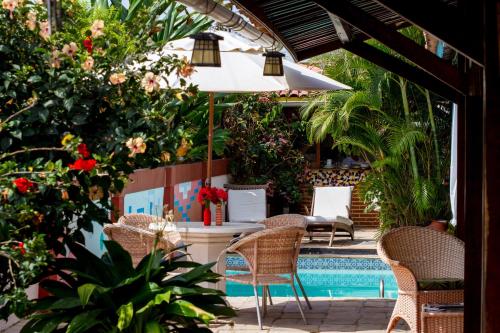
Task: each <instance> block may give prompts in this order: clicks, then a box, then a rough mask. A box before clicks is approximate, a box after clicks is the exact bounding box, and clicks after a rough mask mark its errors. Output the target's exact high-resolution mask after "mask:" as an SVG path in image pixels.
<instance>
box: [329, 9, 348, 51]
mask: <svg viewBox="0 0 500 333" xmlns="http://www.w3.org/2000/svg"><path fill="white" fill-rule="evenodd" d="M328 16H330V20H331V21H332V23H333V26H334V27H335V31H337V36H338V37H339V39H340V41H341V42H342V43H347V42H350V41H351V40H352V32H351V27H349V25H348V24H347V23H345V22H343V21H342V20H341V19H340V17H338V16H337V15H334V14H332V13H330V12H328Z"/></svg>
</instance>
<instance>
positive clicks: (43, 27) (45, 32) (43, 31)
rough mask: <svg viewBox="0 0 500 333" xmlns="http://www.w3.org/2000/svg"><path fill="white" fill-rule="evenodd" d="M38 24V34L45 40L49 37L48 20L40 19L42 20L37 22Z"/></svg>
mask: <svg viewBox="0 0 500 333" xmlns="http://www.w3.org/2000/svg"><path fill="white" fill-rule="evenodd" d="M38 25H39V26H40V36H41V37H42V38H43V39H45V40H47V39H49V36H50V31H49V22H48V21H42V22H40V23H38Z"/></svg>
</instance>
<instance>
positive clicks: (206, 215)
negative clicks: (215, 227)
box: [203, 207, 212, 227]
mask: <svg viewBox="0 0 500 333" xmlns="http://www.w3.org/2000/svg"><path fill="white" fill-rule="evenodd" d="M211 223H212V214H211V212H210V207H205V209H203V225H204V226H207V227H208V226H210V224H211Z"/></svg>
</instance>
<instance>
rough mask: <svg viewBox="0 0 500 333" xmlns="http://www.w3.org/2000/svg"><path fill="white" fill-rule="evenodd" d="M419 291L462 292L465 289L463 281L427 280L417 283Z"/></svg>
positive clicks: (449, 279)
mask: <svg viewBox="0 0 500 333" xmlns="http://www.w3.org/2000/svg"><path fill="white" fill-rule="evenodd" d="M417 284H418V289H419V290H460V289H464V280H463V279H452V278H444V279H425V280H419V281H417Z"/></svg>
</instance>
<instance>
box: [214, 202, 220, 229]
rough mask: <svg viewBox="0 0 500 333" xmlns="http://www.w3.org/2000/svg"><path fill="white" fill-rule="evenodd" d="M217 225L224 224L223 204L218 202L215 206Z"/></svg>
mask: <svg viewBox="0 0 500 333" xmlns="http://www.w3.org/2000/svg"><path fill="white" fill-rule="evenodd" d="M215 225H219V226H220V225H222V204H221V203H218V204H217V206H216V207H215Z"/></svg>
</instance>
